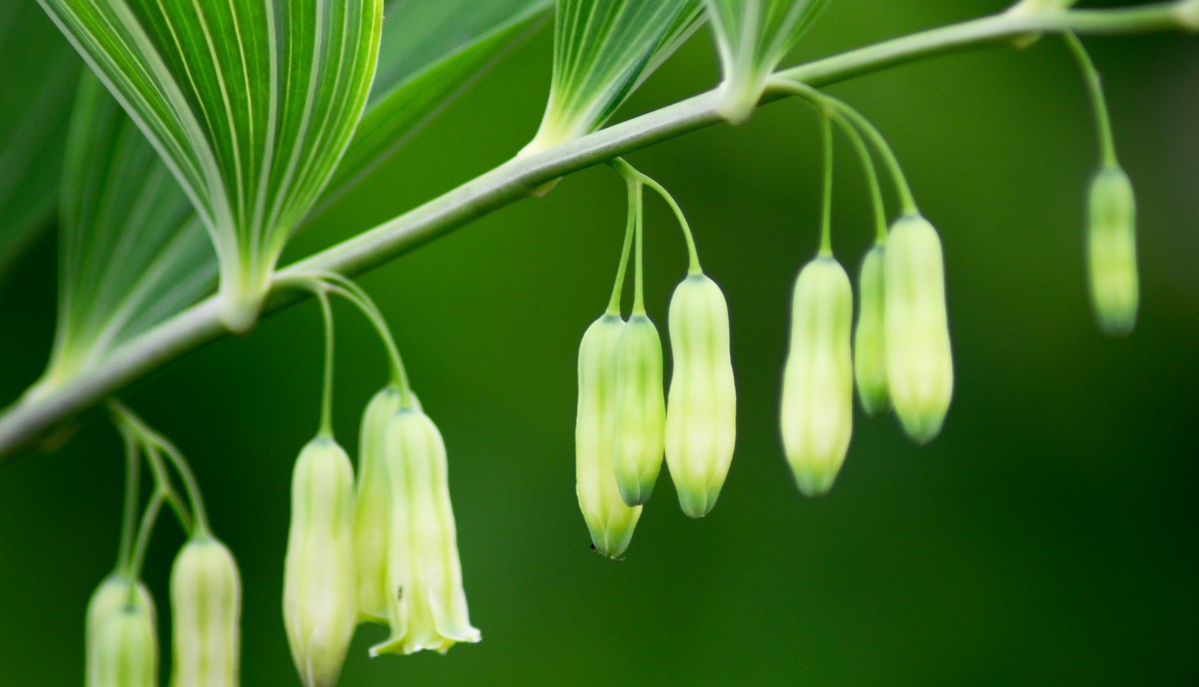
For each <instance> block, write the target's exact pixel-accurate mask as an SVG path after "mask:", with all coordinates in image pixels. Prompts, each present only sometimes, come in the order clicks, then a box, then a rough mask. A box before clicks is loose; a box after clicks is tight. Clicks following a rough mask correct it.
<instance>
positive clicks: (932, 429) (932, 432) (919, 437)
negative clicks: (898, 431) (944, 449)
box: [899, 412, 945, 446]
mask: <svg viewBox="0 0 1199 687" xmlns="http://www.w3.org/2000/svg"><path fill="white" fill-rule="evenodd" d="M899 421H900V424H902V425H903V431H904V433H906V434H907V435H908V438H910V439H911V440H912V441H914V442H916V443H917V444H920V445H921V446H924V445H926V444H929V443H931V442H932V440H933V439H936V438H937V436H938V435H939V434H940V433H941V425H942V424H944V422H945V413H944V412H939V413H936V412H928V413H919V414H916V415H908V416H907V417H904V416H902V415H901V416H900V417H899Z"/></svg>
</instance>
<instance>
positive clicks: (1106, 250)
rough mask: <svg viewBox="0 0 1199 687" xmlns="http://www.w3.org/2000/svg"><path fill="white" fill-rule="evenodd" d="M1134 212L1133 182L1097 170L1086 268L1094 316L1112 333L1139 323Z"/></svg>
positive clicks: (1119, 173) (1113, 171)
mask: <svg viewBox="0 0 1199 687" xmlns="http://www.w3.org/2000/svg"><path fill="white" fill-rule="evenodd" d="M1136 214H1137V209H1136V197H1135V196H1134V195H1133V192H1132V182H1131V181H1129V180H1128V175H1127V174H1125V173H1124V170H1123V169H1121V168H1119V167H1115V166H1111V167H1104V168H1103V169H1101V170H1099V172H1097V173H1096V174H1095V176H1094V178H1093V179H1092V180H1091V193H1090V203H1089V215H1090V216H1089V226H1088V228H1087V266H1088V268H1089V270H1088V271H1089V276H1090V282H1091V305H1092V306H1093V307H1094V309H1095V319H1096V320H1097V321H1098V322H1099V327H1100V328H1101V329H1102V330H1103V331H1104V332H1105V333H1107V334H1110V335H1112V336H1123V335H1126V334H1128V333H1129V332H1131V331H1132V328H1133V326H1134V325H1135V324H1136V321H1137V306H1138V305H1139V301H1140V294H1139V288H1138V284H1137V237H1136Z"/></svg>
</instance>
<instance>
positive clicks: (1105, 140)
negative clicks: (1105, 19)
mask: <svg viewBox="0 0 1199 687" xmlns="http://www.w3.org/2000/svg"><path fill="white" fill-rule="evenodd" d="M1062 39H1063V40H1065V41H1066V45H1067V46H1069V47H1070V52H1071V53H1072V54H1073V55H1074V59H1075V60H1076V61H1077V62H1078V68H1079V69H1080V70H1081V71H1082V76H1083V80H1084V81H1085V82H1086V84H1087V95H1088V96H1090V100H1091V110H1092V111H1093V112H1094V115H1095V134H1096V136H1097V138H1098V144H1099V161H1100V162H1101V163H1102V164H1103V166H1104V167H1115V166H1117V165H1118V164H1119V163H1118V162H1117V161H1116V141H1115V139H1114V138H1113V136H1112V121H1111V116H1110V115H1109V114H1108V110H1107V98H1105V97H1104V95H1103V79H1102V78H1101V77H1100V76H1099V70H1097V69H1095V63H1094V62H1093V61H1092V60H1091V56H1090V54H1088V53H1087V49H1086V47H1084V46H1083V44H1082V41H1080V40H1079V39H1078V36H1077V35H1075V34H1074V32H1073V31H1067V32H1066V33H1063V34H1062Z"/></svg>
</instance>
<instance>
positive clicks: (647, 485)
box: [614, 315, 666, 506]
mask: <svg viewBox="0 0 1199 687" xmlns="http://www.w3.org/2000/svg"><path fill="white" fill-rule="evenodd" d="M615 394H616V428H615V437H614V442H615V459H614V463H615V465H616V484H617V486H618V487H619V488H620V496H621V498H622V499H624V502H625V503H626V504H628V505H630V506H639V505H641V504H643V503H645V502H646V501H648V500H649V496H650V494H651V493H652V492H653V489H654V482H656V481H657V480H658V472H659V471H660V470H661V469H662V451H663V447H664V443H665V432H666V400H665V398H664V394H663V391H662V340H661V339H660V338H659V337H658V330H657V328H655V327H654V323H653V322H650V320H649V318H648V317H646V316H645V315H634V316H633V317H631V318H630V319H629V322H628V324H626V325H625V326H624V330H623V331H622V332H621V333H620V338H619V340H618V341H617V344H616V388H615Z"/></svg>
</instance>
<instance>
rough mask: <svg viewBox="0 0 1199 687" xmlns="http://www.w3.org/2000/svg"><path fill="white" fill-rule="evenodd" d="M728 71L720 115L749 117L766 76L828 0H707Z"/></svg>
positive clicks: (737, 119) (733, 118)
mask: <svg viewBox="0 0 1199 687" xmlns="http://www.w3.org/2000/svg"><path fill="white" fill-rule="evenodd" d="M704 2H705V4H706V5H707V8H708V17H709V19H710V20H711V22H712V31H713V33H714V34H715V35H716V47H717V49H718V50H719V52H720V63H721V66H722V67H723V70H724V83H723V85H722V86H721V88H722V95H721V105H720V114H721V116H723V117H724V118H725V119H727V120H729V121H730V122H733V123H739V122H743V121H745V120H746V119H749V116H750V114H752V113H753V110H754V107H755V106H757V104H758V100H759V99H760V98H761V97H762V91H763V90H765V88H766V80H767V79H769V78H770V74H771V72H773V71H774V68H775V67H777V66H778V64H779V62H780V61H781V60H782V59H783V58H784V57H786V55H787V52H788V51H789V50H791V48H793V47H795V45H796V43H798V42H799V39H800V37H801V36H802V35H803V32H804V31H806V30H807V28H808V27H809V26H810V25H811V24H812V22H813V21H814V20H815V19H816V15H818V14H819V13H820V10H822V9H824V6H825V5H827V4H828V0H704Z"/></svg>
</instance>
